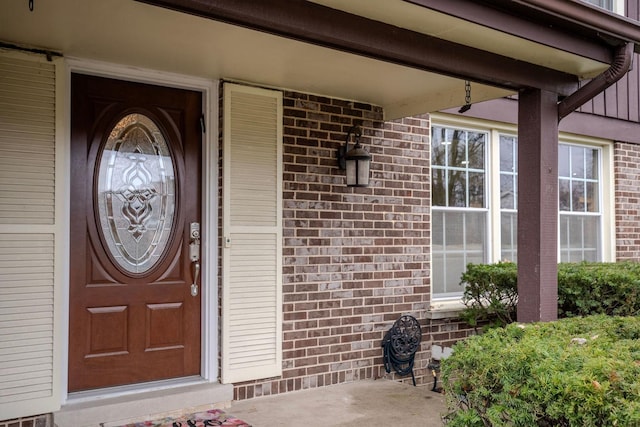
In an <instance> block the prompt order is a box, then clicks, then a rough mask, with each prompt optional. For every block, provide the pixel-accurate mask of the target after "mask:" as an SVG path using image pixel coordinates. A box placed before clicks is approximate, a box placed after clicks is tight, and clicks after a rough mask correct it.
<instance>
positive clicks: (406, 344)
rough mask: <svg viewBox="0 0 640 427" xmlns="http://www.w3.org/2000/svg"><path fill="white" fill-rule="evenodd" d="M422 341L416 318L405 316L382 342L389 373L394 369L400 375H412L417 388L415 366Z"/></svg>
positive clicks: (394, 325) (386, 368) (385, 366)
mask: <svg viewBox="0 0 640 427" xmlns="http://www.w3.org/2000/svg"><path fill="white" fill-rule="evenodd" d="M421 340H422V329H421V328H420V323H419V322H418V321H417V320H416V318H415V317H413V316H409V315H405V316H402V317H400V318H399V319H398V320H396V321H395V323H394V324H393V326H392V327H391V329H389V330H388V331H387V333H386V334H385V336H384V339H383V340H382V351H383V359H384V368H385V370H386V371H387V373H389V372H391V368H393V370H394V371H395V372H396V373H397V374H398V375H401V376H404V375H408V374H411V379H412V380H413V385H414V386H415V385H416V378H415V376H414V374H413V364H414V358H415V355H416V352H417V351H418V349H419V348H420V341H421Z"/></svg>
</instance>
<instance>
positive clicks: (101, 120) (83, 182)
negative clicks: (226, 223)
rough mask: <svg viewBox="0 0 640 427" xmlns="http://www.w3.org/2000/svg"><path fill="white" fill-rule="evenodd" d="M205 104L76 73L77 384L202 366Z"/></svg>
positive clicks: (73, 284) (73, 351) (73, 242)
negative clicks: (196, 230)
mask: <svg viewBox="0 0 640 427" xmlns="http://www.w3.org/2000/svg"><path fill="white" fill-rule="evenodd" d="M201 105H202V98H201V94H200V93H198V92H193V91H185V90H180V89H173V88H166V87H159V86H152V85H145V84H140V83H132V82H125V81H120V80H113V79H106V78H100V77H93V76H85V75H79V74H73V75H72V80H71V116H72V118H71V121H72V123H71V160H72V167H71V196H70V200H71V235H70V246H71V251H70V311H69V319H70V327H69V335H70V337H69V390H70V391H80V390H87V389H95V388H102V387H109V386H117V385H125V384H133V383H141V382H147V381H154V380H161V379H168V378H176V377H184V376H191V375H197V374H199V373H200V321H201V315H200V292H198V290H199V287H200V283H199V280H198V274H197V272H198V271H199V268H200V265H199V261H200V260H199V259H198V260H197V263H198V266H197V268H195V261H194V259H192V257H194V255H197V254H195V253H194V249H193V248H192V247H190V245H191V244H192V243H193V239H192V237H191V233H192V231H193V225H192V224H199V223H200V211H201V201H200V176H201V167H200V150H201V131H200V126H199V120H200V117H201ZM198 237H199V236H198ZM196 258H197V256H196ZM194 286H195V287H194Z"/></svg>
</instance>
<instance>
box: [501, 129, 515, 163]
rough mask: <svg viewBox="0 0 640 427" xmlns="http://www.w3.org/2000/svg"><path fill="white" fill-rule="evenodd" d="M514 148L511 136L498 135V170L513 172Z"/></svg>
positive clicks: (513, 139)
mask: <svg viewBox="0 0 640 427" xmlns="http://www.w3.org/2000/svg"><path fill="white" fill-rule="evenodd" d="M515 149H516V142H515V138H514V137H512V136H505V135H500V171H502V172H515V171H516V164H515V158H514V154H515V153H514V151H515Z"/></svg>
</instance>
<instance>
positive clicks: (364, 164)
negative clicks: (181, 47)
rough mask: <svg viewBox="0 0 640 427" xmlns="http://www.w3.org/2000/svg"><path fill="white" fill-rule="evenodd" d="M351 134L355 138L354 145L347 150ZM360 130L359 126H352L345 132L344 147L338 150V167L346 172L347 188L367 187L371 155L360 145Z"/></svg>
mask: <svg viewBox="0 0 640 427" xmlns="http://www.w3.org/2000/svg"><path fill="white" fill-rule="evenodd" d="M351 134H353V135H354V136H355V139H356V143H355V145H354V146H353V148H352V149H351V150H349V140H350V138H351ZM361 136H362V129H360V126H352V127H351V128H350V129H349V132H347V138H346V139H345V142H344V145H343V146H342V147H340V148H338V166H339V167H340V169H343V170H344V169H346V171H347V187H368V186H369V169H370V166H371V154H369V153H368V152H367V150H365V149H364V148H362V146H361V145H360V137H361Z"/></svg>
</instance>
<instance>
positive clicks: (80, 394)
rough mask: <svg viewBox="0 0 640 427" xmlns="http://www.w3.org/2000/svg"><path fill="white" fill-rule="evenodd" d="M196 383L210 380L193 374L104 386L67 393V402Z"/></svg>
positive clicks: (74, 402) (72, 402)
mask: <svg viewBox="0 0 640 427" xmlns="http://www.w3.org/2000/svg"><path fill="white" fill-rule="evenodd" d="M196 384H208V382H207V381H206V380H205V379H204V378H202V377H201V376H192V377H182V378H173V379H169V380H159V381H150V382H146V383H139V384H128V385H120V386H115V387H104V388H97V389H93V390H86V391H76V392H72V393H69V394H68V395H67V402H66V404H67V405H75V404H77V403H83V402H90V401H93V400H102V399H110V398H116V397H120V396H128V395H131V394H140V393H147V392H153V391H158V390H167V389H171V388H177V387H186V386H190V385H196Z"/></svg>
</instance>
